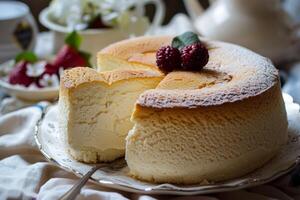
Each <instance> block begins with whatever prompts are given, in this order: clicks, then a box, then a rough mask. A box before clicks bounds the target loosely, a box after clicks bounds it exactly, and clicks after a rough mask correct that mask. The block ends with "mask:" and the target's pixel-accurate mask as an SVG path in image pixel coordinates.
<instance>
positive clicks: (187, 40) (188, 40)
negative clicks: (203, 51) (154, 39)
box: [172, 32, 200, 49]
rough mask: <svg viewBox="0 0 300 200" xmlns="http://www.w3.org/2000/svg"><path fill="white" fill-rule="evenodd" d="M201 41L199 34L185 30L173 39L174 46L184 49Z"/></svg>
mask: <svg viewBox="0 0 300 200" xmlns="http://www.w3.org/2000/svg"><path fill="white" fill-rule="evenodd" d="M196 42H200V40H199V38H198V35H197V34H195V33H193V32H185V33H183V34H181V35H179V36H177V37H175V38H173V40H172V47H174V48H177V49H182V48H183V47H185V46H187V45H190V44H194V43H196Z"/></svg>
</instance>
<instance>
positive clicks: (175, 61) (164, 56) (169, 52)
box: [156, 46, 181, 73]
mask: <svg viewBox="0 0 300 200" xmlns="http://www.w3.org/2000/svg"><path fill="white" fill-rule="evenodd" d="M156 64H157V66H158V67H159V69H160V70H161V71H163V72H165V73H167V72H171V71H173V70H174V69H178V68H180V64H181V58H180V51H179V50H178V49H177V48H174V47H171V46H163V47H161V48H160V49H159V50H158V51H157V52H156Z"/></svg>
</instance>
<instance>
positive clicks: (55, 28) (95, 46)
mask: <svg viewBox="0 0 300 200" xmlns="http://www.w3.org/2000/svg"><path fill="white" fill-rule="evenodd" d="M39 20H40V22H41V24H43V25H44V26H45V27H46V28H48V29H49V30H51V31H52V32H53V51H54V52H52V53H55V52H57V51H58V50H59V49H60V48H61V47H62V46H63V45H64V40H65V37H66V35H67V34H68V33H69V32H70V31H71V30H70V29H69V28H68V27H65V26H62V25H60V24H57V23H55V22H53V21H51V20H50V19H49V8H45V9H44V10H42V12H41V13H40V15H39ZM148 28H149V24H147V23H143V24H139V26H135V27H134V29H135V30H132V31H134V33H130V31H123V30H121V29H118V28H107V29H87V30H82V31H78V33H79V34H80V35H81V37H82V44H81V46H80V49H81V50H83V51H86V52H89V53H91V54H92V58H91V60H90V61H91V63H92V64H96V55H97V52H98V51H100V50H101V49H102V48H104V47H106V46H108V45H109V44H111V43H114V42H117V41H120V40H124V39H127V38H129V37H130V35H132V34H135V35H141V34H144V33H145V32H146V30H147V29H148ZM136 33H138V34H136Z"/></svg>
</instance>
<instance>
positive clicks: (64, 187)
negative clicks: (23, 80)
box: [0, 103, 300, 200]
mask: <svg viewBox="0 0 300 200" xmlns="http://www.w3.org/2000/svg"><path fill="white" fill-rule="evenodd" d="M46 104H47V103H41V104H39V105H38V106H30V107H27V108H23V109H20V110H17V111H13V112H10V113H7V114H4V115H2V116H0V199H26V200H27V199H43V200H44V199H46V200H48V199H49V200H50V199H51V200H52V199H58V198H59V197H60V196H61V195H63V194H64V193H65V192H67V191H68V189H70V188H71V187H72V185H74V184H75V182H76V180H77V179H78V178H77V177H75V176H74V175H73V174H71V173H68V172H66V171H64V170H61V169H59V168H58V167H56V166H55V165H53V164H51V163H49V162H47V161H46V160H45V158H44V157H43V155H42V154H41V153H40V152H39V150H38V148H37V146H36V144H35V141H34V126H35V124H36V122H37V120H38V119H39V118H40V116H41V109H40V107H41V106H45V105H46ZM299 176H300V175H299ZM299 180H300V179H298V181H299ZM290 182H291V176H290V175H286V176H284V177H282V178H280V179H278V180H276V181H274V182H272V183H270V184H267V185H261V186H257V187H253V188H249V189H245V190H238V191H233V192H225V193H219V194H213V195H197V196H187V197H185V196H170V195H161V196H160V195H154V196H150V195H140V194H133V193H127V192H122V191H118V190H112V189H109V188H103V187H100V186H98V185H95V184H94V183H88V184H87V185H86V186H85V187H84V188H83V189H82V190H81V193H80V195H79V196H78V197H77V199H121V200H122V199H138V200H155V199H176V200H192V199H200V200H227V199H228V200H229V199H230V200H235V199H243V200H248V199H249V200H250V199H259V200H260V199H262V200H273V199H282V200H292V199H299V200H300V187H293V186H291V185H290Z"/></svg>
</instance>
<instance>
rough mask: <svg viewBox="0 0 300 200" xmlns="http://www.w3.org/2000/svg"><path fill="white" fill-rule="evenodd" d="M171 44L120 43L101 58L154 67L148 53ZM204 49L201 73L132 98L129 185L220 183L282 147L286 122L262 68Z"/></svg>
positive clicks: (225, 51)
mask: <svg viewBox="0 0 300 200" xmlns="http://www.w3.org/2000/svg"><path fill="white" fill-rule="evenodd" d="M171 40H172V38H171V37H143V38H138V39H133V40H127V41H123V42H119V43H116V44H113V45H111V46H109V47H107V48H106V49H104V50H103V51H102V53H107V54H112V55H115V56H118V57H120V58H123V59H126V60H128V61H132V62H140V63H145V64H148V65H155V52H156V51H157V50H158V49H159V48H160V47H161V46H162V45H169V44H170V43H171ZM204 41H205V40H204ZM205 43H206V45H207V47H208V49H209V56H210V59H209V62H208V64H207V65H206V66H205V67H204V69H203V70H201V71H199V72H186V71H175V72H171V73H169V74H167V75H166V77H165V78H164V79H163V80H162V81H161V82H160V83H159V84H158V86H157V87H156V88H155V89H151V90H147V91H145V92H144V93H142V94H141V95H140V96H139V98H138V100H137V103H136V105H135V110H134V112H133V115H132V118H131V120H132V121H133V122H134V124H135V125H134V127H133V129H132V130H131V131H130V133H129V135H128V136H127V144H126V161H127V163H128V166H129V169H130V173H131V175H133V176H134V177H136V178H139V179H142V180H146V181H151V182H160V183H162V182H168V183H184V184H192V183H199V182H201V181H203V180H206V181H222V180H227V179H231V178H235V177H239V176H242V175H245V174H247V173H249V172H251V171H253V170H254V169H257V168H259V167H261V166H262V165H263V164H264V163H266V162H267V161H268V160H270V159H271V158H272V157H273V156H274V155H276V154H277V153H278V151H279V150H280V149H281V147H282V145H283V144H285V143H286V141H287V125H288V123H287V116H286V111H285V106H284V102H283V98H282V93H281V87H280V81H279V77H278V72H277V70H276V69H275V68H274V66H273V65H272V63H271V62H270V60H269V59H267V58H265V57H262V56H260V55H258V54H256V53H254V52H252V51H250V50H247V49H245V48H242V47H240V46H236V45H233V44H228V43H223V42H216V41H205Z"/></svg>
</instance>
